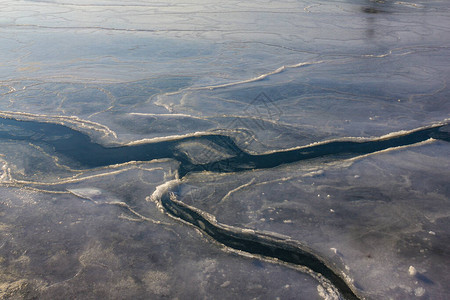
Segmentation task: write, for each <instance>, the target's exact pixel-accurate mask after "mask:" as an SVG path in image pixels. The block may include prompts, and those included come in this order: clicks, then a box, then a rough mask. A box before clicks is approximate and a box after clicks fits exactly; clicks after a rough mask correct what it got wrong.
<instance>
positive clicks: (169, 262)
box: [0, 0, 450, 299]
mask: <svg viewBox="0 0 450 300" xmlns="http://www.w3.org/2000/svg"><path fill="white" fill-rule="evenodd" d="M449 9H450V6H449V4H448V3H447V2H446V1H416V0H411V1H369V0H359V1H358V0H347V1H344V0H342V1H251V2H241V1H226V2H223V1H209V2H204V1H191V2H189V1H188V2H186V1H171V2H170V3H164V2H152V3H147V2H146V1H140V0H135V1H116V0H73V1H66V0H55V1H39V0H36V1H28V0H20V1H8V0H0V11H1V12H2V14H1V16H0V53H1V55H0V117H1V118H2V120H4V119H6V120H7V119H14V120H23V121H32V122H41V123H42V122H48V123H54V124H61V125H64V126H67V127H70V128H72V129H74V130H76V131H79V132H82V133H84V134H87V135H89V137H90V138H91V139H92V141H93V142H95V143H100V144H101V145H104V146H109V147H111V146H134V145H140V144H143V143H146V142H160V141H174V140H177V139H181V140H180V142H176V143H175V146H174V148H170V149H167V153H168V154H170V155H168V156H167V157H163V158H161V157H158V159H157V160H152V161H150V162H148V161H146V162H142V161H138V162H136V161H133V159H132V158H131V159H130V160H131V161H126V162H124V161H117V162H114V159H111V161H112V164H111V165H106V166H101V167H96V168H92V167H89V166H86V165H83V164H82V163H81V162H77V161H74V160H73V157H66V156H64V154H63V152H61V151H59V150H55V149H54V148H52V147H53V146H52V145H56V142H57V141H58V140H61V141H62V140H64V139H68V138H70V136H71V135H73V132H71V131H64V132H63V133H58V132H57V133H50V132H48V131H45V130H44V129H39V128H40V127H39V126H38V125H36V126H37V127H36V128H37V129H36V130H33V129H30V128H26V126H24V127H21V126H17V125H15V124H14V123H11V122H10V123H8V122H3V121H2V122H0V184H1V186H0V189H1V195H2V199H1V200H0V201H1V202H0V235H1V236H2V238H1V240H0V265H1V268H0V269H1V271H0V298H6V299H17V298H24V299H32V298H33V297H38V298H52V299H56V298H58V297H59V298H61V299H67V298H74V297H81V298H84V299H96V298H99V297H106V298H126V299H147V298H148V297H150V298H152V297H153V298H155V297H156V298H164V297H170V298H176V297H178V298H179V299H189V298H236V297H241V298H260V299H266V298H276V297H280V298H287V299H289V298H295V297H298V295H301V296H302V297H303V298H307V299H313V298H318V297H326V295H325V294H326V287H324V286H323V282H320V281H318V280H317V278H315V277H311V276H309V275H308V273H302V272H299V271H298V270H297V269H295V268H292V266H290V267H289V266H285V265H282V264H273V263H270V262H268V261H267V260H260V258H257V257H253V256H251V255H250V254H246V255H244V256H242V253H239V252H232V251H231V252H230V249H228V248H223V247H222V246H221V245H220V244H218V243H215V242H213V241H212V239H211V238H207V237H206V236H204V235H201V234H199V233H198V232H197V231H196V230H195V229H194V228H192V227H190V226H188V225H187V224H185V223H182V222H179V221H177V220H174V219H173V218H170V217H168V216H167V215H166V214H165V212H164V211H162V208H161V207H158V206H157V205H155V203H153V202H151V201H150V202H149V201H146V199H147V200H148V199H149V198H148V197H149V196H150V195H151V194H152V193H153V192H154V191H155V189H156V188H157V187H158V186H160V185H162V184H164V183H166V182H168V181H170V180H173V179H176V178H177V176H178V175H177V170H178V168H179V166H180V164H181V163H183V159H185V158H186V159H188V160H189V161H191V162H192V163H194V164H197V165H201V164H206V163H213V162H215V161H222V160H226V159H229V158H233V156H234V155H236V153H237V152H236V151H235V150H236V149H233V147H234V146H236V147H239V148H240V149H242V150H245V151H247V152H248V153H252V154H255V153H268V152H271V151H279V150H283V149H289V148H292V147H298V146H305V145H309V144H311V143H316V142H323V141H329V140H335V139H342V138H347V137H352V138H353V139H358V138H373V137H379V136H383V135H388V134H390V133H392V132H400V133H401V132H406V131H409V130H413V129H417V128H422V127H424V126H429V125H433V124H438V123H448V119H449V113H450V101H449V98H450V89H449V87H448V78H450V67H449V65H448V63H446V62H447V61H449V57H450V42H449V41H450V12H449ZM41 123H36V124H41ZM446 130H447V131H448V127H447V129H446ZM211 134H218V135H223V136H229V137H232V139H233V141H234V142H235V145H234V146H233V147H231V146H230V145H229V144H228V145H227V143H226V142H223V141H225V139H224V140H222V143H220V139H219V140H217V139H216V140H214V139H206V138H204V137H205V136H207V135H211ZM190 137H194V138H190ZM195 137H200V138H198V139H196V138H195ZM55 141H56V142H55ZM52 143H53V144H52ZM171 145H172V144H171ZM72 146H73V145H72ZM80 147H81V145H80ZM59 149H61V148H59ZM79 150H80V151H81V152H82V151H83V149H79ZM58 151H59V152H58ZM95 155H96V154H95V153H92V156H94V157H95ZM341 155H342V157H339V156H336V157H335V156H333V157H331V158H330V157H318V158H316V159H313V160H309V161H303V162H295V163H292V164H287V165H282V166H279V167H277V168H271V169H264V170H254V171H248V172H238V173H232V174H221V173H208V172H197V173H191V174H188V175H187V176H186V177H184V178H183V179H182V180H181V185H180V187H179V195H178V196H179V197H180V200H181V201H183V202H184V203H186V204H189V205H190V206H192V207H195V208H198V209H201V210H203V211H205V212H207V213H210V214H212V215H214V216H215V218H216V219H217V221H218V222H220V223H222V224H225V225H231V226H236V227H239V228H250V229H254V230H258V231H264V232H270V233H272V234H282V235H284V236H289V237H290V238H291V239H293V240H295V241H298V242H301V243H303V244H305V245H306V246H308V247H309V248H310V249H311V250H312V251H313V252H314V253H316V254H317V255H319V256H320V257H323V258H324V259H326V260H327V261H329V262H330V263H331V264H332V266H333V267H334V268H335V269H336V270H338V271H339V273H340V274H341V276H342V277H344V279H345V280H346V282H347V283H348V284H349V285H352V286H353V288H354V289H355V290H356V291H357V293H358V295H359V296H360V297H362V298H368V299H379V298H410V297H418V298H424V299H427V298H428V299H441V298H442V299H443V298H445V296H446V295H447V294H449V293H450V287H449V285H448V282H450V278H449V270H448V267H447V265H449V261H448V257H449V256H450V249H449V246H448V244H449V233H448V218H449V215H450V211H449V209H448V201H449V196H450V192H449V190H448V187H447V186H448V178H449V177H450V176H449V175H450V174H448V169H449V160H448V157H449V148H448V141H445V140H435V139H432V140H427V141H424V142H422V143H421V144H420V145H411V146H405V147H402V148H396V149H388V150H386V151H385V152H382V153H372V154H370V155H368V156H364V157H362V156H361V157H353V158H349V157H347V156H345V153H342V154H341ZM149 156H150V157H151V154H149ZM250 167H251V166H249V167H248V168H250ZM248 168H247V169H248ZM269 261H270V260H269ZM272 262H273V261H272ZM249 274H251V276H250V275H249ZM249 278H250V279H249ZM329 296H330V297H331V296H332V294H330V295H329ZM27 297H28V298H27Z"/></svg>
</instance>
